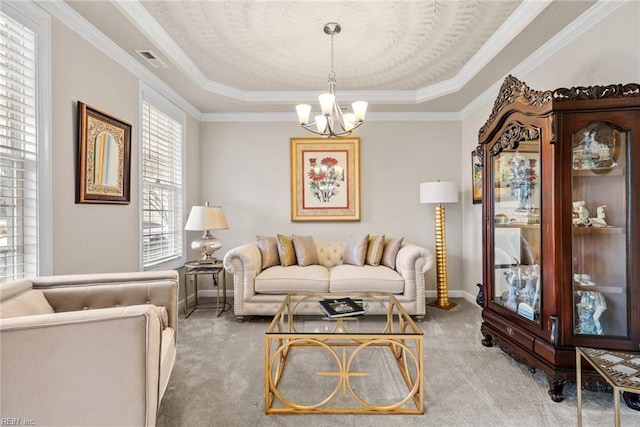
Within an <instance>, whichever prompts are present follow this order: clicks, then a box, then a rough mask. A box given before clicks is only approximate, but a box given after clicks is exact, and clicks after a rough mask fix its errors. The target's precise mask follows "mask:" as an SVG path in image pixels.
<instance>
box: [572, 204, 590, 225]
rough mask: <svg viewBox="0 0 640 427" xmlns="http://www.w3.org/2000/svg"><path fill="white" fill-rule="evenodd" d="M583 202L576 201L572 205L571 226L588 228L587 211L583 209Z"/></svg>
mask: <svg viewBox="0 0 640 427" xmlns="http://www.w3.org/2000/svg"><path fill="white" fill-rule="evenodd" d="M584 205H585V203H584V200H578V201H575V202H573V203H572V206H573V213H574V217H573V225H575V226H578V227H588V226H589V211H588V210H587V208H585V207H584Z"/></svg>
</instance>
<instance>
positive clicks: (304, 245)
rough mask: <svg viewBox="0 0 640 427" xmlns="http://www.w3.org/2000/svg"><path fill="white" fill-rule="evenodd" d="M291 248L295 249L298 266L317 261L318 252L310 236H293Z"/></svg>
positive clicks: (313, 263) (316, 262)
mask: <svg viewBox="0 0 640 427" xmlns="http://www.w3.org/2000/svg"><path fill="white" fill-rule="evenodd" d="M293 248H294V249H295V251H296V259H297V260H298V265H299V266H300V267H306V266H307V265H316V264H319V263H318V252H317V251H316V244H315V242H314V241H313V237H311V236H297V235H294V236H293Z"/></svg>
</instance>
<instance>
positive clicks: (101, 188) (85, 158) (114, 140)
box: [76, 101, 131, 204]
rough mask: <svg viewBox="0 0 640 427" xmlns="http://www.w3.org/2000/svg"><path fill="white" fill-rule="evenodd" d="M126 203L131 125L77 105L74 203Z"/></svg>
mask: <svg viewBox="0 0 640 427" xmlns="http://www.w3.org/2000/svg"><path fill="white" fill-rule="evenodd" d="M130 201H131V125H130V124H129V123H126V122H124V121H122V120H120V119H118V118H116V117H114V116H112V115H110V114H109V113H106V112H104V111H101V110H99V109H97V108H95V107H92V106H90V105H87V104H85V103H83V102H80V101H78V147H77V153H76V203H105V204H129V203H130Z"/></svg>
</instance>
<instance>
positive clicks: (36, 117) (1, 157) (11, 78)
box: [0, 4, 51, 282]
mask: <svg viewBox="0 0 640 427" xmlns="http://www.w3.org/2000/svg"><path fill="white" fill-rule="evenodd" d="M17 6H18V8H20V5H19V4H18V5H17ZM25 10H27V11H28V9H25ZM23 12H24V10H20V11H19V10H18V9H14V8H12V7H10V6H8V7H7V8H6V9H5V8H4V7H3V10H2V12H0V282H4V281H8V280H13V279H19V278H24V277H33V276H36V275H38V274H47V273H50V269H51V265H50V264H51V254H50V238H49V237H47V236H50V230H49V231H47V232H45V230H44V229H43V228H45V227H43V224H44V223H45V222H46V223H49V222H48V221H50V214H49V213H50V205H49V200H50V198H49V193H48V191H47V190H46V188H45V186H44V185H42V183H44V182H47V181H50V179H47V176H48V175H47V174H46V171H48V170H49V169H48V168H49V165H48V158H45V156H44V155H43V154H41V152H43V151H44V152H48V150H46V149H45V144H47V141H48V140H49V139H48V130H47V127H46V126H43V123H45V122H48V120H47V119H46V118H45V117H44V116H45V115H47V117H48V114H49V113H48V111H46V108H44V107H43V106H45V105H46V102H45V101H44V100H45V99H49V98H48V96H47V95H46V93H47V91H48V76H44V75H43V74H44V73H43V72H42V71H41V70H46V67H47V65H46V64H45V63H47V62H48V45H47V44H46V43H44V41H43V39H46V38H47V37H43V36H42V34H43V32H44V34H46V33H48V30H49V27H48V25H49V22H48V21H47V20H46V19H45V20H44V22H38V19H42V16H35V18H36V20H31V17H30V18H27V17H26V16H25V15H24V14H23ZM32 12H33V10H32ZM47 215H49V217H48V218H47V219H46V220H43V219H42V217H43V216H47Z"/></svg>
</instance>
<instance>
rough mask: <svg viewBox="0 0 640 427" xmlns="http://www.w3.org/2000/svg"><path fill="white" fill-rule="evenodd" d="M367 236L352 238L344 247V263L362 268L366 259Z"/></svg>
mask: <svg viewBox="0 0 640 427" xmlns="http://www.w3.org/2000/svg"><path fill="white" fill-rule="evenodd" d="M368 245H369V235H368V234H365V235H363V236H352V237H350V238H349V240H347V243H346V244H345V246H344V263H345V264H351V265H357V266H359V267H362V266H363V265H364V261H365V258H366V257H367V246H368Z"/></svg>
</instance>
